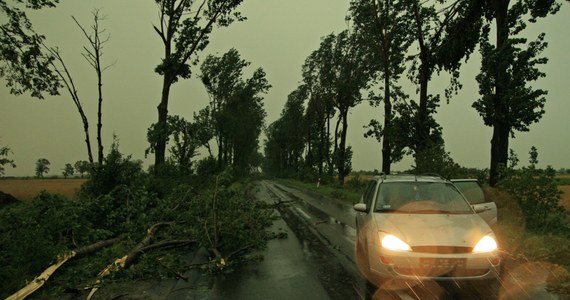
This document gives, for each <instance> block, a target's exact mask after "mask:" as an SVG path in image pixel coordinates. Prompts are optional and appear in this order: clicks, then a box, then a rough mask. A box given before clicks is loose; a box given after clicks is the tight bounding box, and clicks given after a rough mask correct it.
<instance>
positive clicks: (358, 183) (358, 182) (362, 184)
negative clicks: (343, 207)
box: [345, 175, 367, 191]
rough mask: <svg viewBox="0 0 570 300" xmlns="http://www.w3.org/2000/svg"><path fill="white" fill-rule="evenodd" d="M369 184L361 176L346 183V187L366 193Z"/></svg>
mask: <svg viewBox="0 0 570 300" xmlns="http://www.w3.org/2000/svg"><path fill="white" fill-rule="evenodd" d="M366 185H367V182H366V180H364V179H362V178H361V177H360V175H356V176H354V177H352V178H350V179H349V180H347V181H346V183H345V187H347V188H349V189H352V190H354V191H364V188H366Z"/></svg>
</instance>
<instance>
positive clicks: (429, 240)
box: [374, 213, 492, 247]
mask: <svg viewBox="0 0 570 300" xmlns="http://www.w3.org/2000/svg"><path fill="white" fill-rule="evenodd" d="M374 221H375V224H376V226H377V229H378V231H381V232H386V233H389V234H393V235H395V236H397V237H398V238H400V239H401V240H403V241H404V242H406V243H407V244H408V245H410V246H412V247H414V246H434V245H437V246H455V247H474V246H475V245H476V244H477V242H479V240H480V239H481V238H482V237H483V236H485V235H486V234H489V233H491V232H492V231H491V228H489V225H487V223H485V221H483V219H481V217H479V216H478V215H476V214H462V215H454V214H449V215H446V214H398V213H375V214H374Z"/></svg>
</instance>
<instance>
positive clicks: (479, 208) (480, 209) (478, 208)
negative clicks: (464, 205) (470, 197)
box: [473, 206, 491, 213]
mask: <svg viewBox="0 0 570 300" xmlns="http://www.w3.org/2000/svg"><path fill="white" fill-rule="evenodd" d="M473 209H474V210H475V213H482V212H484V211H488V210H491V209H490V208H489V207H487V206H474V207H473Z"/></svg>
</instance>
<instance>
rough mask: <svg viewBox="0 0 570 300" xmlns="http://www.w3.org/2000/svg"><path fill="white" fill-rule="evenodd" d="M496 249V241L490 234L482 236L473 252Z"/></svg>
mask: <svg viewBox="0 0 570 300" xmlns="http://www.w3.org/2000/svg"><path fill="white" fill-rule="evenodd" d="M495 250H497V242H496V241H495V239H494V238H492V237H491V236H488V235H486V236H484V237H483V238H482V239H481V240H480V241H479V242H478V243H477V245H475V247H474V248H473V252H475V253H482V252H491V251H495Z"/></svg>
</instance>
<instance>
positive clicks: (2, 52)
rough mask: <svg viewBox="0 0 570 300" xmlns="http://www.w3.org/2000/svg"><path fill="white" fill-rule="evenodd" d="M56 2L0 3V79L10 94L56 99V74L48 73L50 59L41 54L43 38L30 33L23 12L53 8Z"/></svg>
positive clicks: (33, 0)
mask: <svg viewBox="0 0 570 300" xmlns="http://www.w3.org/2000/svg"><path fill="white" fill-rule="evenodd" d="M58 2H59V1H58V0H41V1H38V0H18V1H10V2H7V1H5V0H2V1H0V19H1V20H2V22H1V23H0V77H3V78H4V79H5V80H6V84H7V86H8V87H10V93H12V94H14V95H20V94H23V93H26V92H29V93H31V95H32V96H33V97H36V98H39V99H43V98H44V93H48V94H50V95H58V89H59V87H60V83H59V79H58V76H57V74H55V72H54V71H53V70H52V69H51V62H52V61H53V57H52V56H51V55H50V54H49V53H46V52H45V51H43V47H42V43H43V41H44V40H45V37H44V36H43V35H40V34H37V33H36V32H35V31H34V28H33V26H32V22H31V21H30V20H29V19H28V17H27V15H26V12H25V8H27V9H34V10H38V9H42V8H49V7H55V6H56V5H57V3H58Z"/></svg>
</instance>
